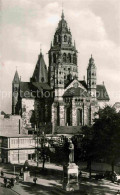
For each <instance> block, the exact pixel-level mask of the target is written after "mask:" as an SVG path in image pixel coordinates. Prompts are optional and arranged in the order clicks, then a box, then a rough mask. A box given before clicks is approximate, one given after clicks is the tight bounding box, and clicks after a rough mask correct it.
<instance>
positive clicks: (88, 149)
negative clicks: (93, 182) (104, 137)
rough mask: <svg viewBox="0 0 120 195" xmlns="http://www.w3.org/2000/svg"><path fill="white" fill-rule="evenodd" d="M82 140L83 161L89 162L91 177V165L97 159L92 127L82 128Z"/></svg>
mask: <svg viewBox="0 0 120 195" xmlns="http://www.w3.org/2000/svg"><path fill="white" fill-rule="evenodd" d="M82 135H83V138H82V139H81V159H82V160H84V161H87V168H88V169H89V174H90V177H91V163H92V161H93V160H94V159H95V153H94V144H93V135H94V132H93V128H92V127H91V126H90V127H89V126H83V127H82Z"/></svg>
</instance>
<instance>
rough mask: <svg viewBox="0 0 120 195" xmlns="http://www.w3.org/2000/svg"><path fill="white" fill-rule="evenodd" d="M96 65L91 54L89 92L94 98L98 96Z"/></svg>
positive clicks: (88, 80) (88, 77) (88, 79)
mask: <svg viewBox="0 0 120 195" xmlns="http://www.w3.org/2000/svg"><path fill="white" fill-rule="evenodd" d="M96 80H97V76H96V66H95V63H94V59H93V57H92V55H91V58H90V59H89V64H88V68H87V86H88V92H89V93H90V95H91V96H92V97H93V98H96Z"/></svg>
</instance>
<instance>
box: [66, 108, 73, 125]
mask: <svg viewBox="0 0 120 195" xmlns="http://www.w3.org/2000/svg"><path fill="white" fill-rule="evenodd" d="M66 125H68V126H71V125H72V109H71V108H70V107H68V108H66Z"/></svg>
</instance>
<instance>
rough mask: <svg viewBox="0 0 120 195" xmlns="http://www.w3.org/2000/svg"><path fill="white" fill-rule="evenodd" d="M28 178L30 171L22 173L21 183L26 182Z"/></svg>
mask: <svg viewBox="0 0 120 195" xmlns="http://www.w3.org/2000/svg"><path fill="white" fill-rule="evenodd" d="M28 177H30V171H25V172H23V181H27V179H28Z"/></svg>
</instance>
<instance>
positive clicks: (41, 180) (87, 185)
mask: <svg viewBox="0 0 120 195" xmlns="http://www.w3.org/2000/svg"><path fill="white" fill-rule="evenodd" d="M46 167H47V169H49V171H51V173H52V174H50V172H47V171H46V172H45V174H44V173H38V172H37V175H36V176H37V182H36V184H34V183H33V178H34V175H33V173H31V177H29V178H28V180H27V181H25V182H24V181H23V179H22V178H20V182H19V184H15V186H14V187H13V188H12V189H8V188H5V187H3V178H1V177H0V183H1V187H0V195H7V194H9V195H12V194H13V195H14V194H20V195H28V194H31V195H39V194H40V195H53V194H56V195H57V194H58V195H62V194H70V195H73V194H76V195H77V194H81V195H97V194H98V195H115V194H116V192H117V191H118V190H120V186H119V185H118V184H114V183H112V182H111V181H108V180H105V179H102V180H98V181H97V180H95V179H94V178H92V179H89V177H88V176H89V174H88V173H87V172H85V171H83V172H82V173H83V174H82V177H81V178H80V179H79V185H80V190H79V192H69V193H68V192H67V193H66V192H64V191H63V190H62V177H61V176H62V167H61V166H56V165H53V164H48V165H47V164H46ZM0 168H2V169H3V171H4V176H6V177H7V178H8V177H9V178H10V177H13V176H14V169H13V165H8V164H1V166H0ZM34 168H35V167H34ZM55 168H56V169H55ZM53 170H54V171H53ZM55 171H58V172H56V174H55ZM17 173H18V172H16V174H17Z"/></svg>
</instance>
